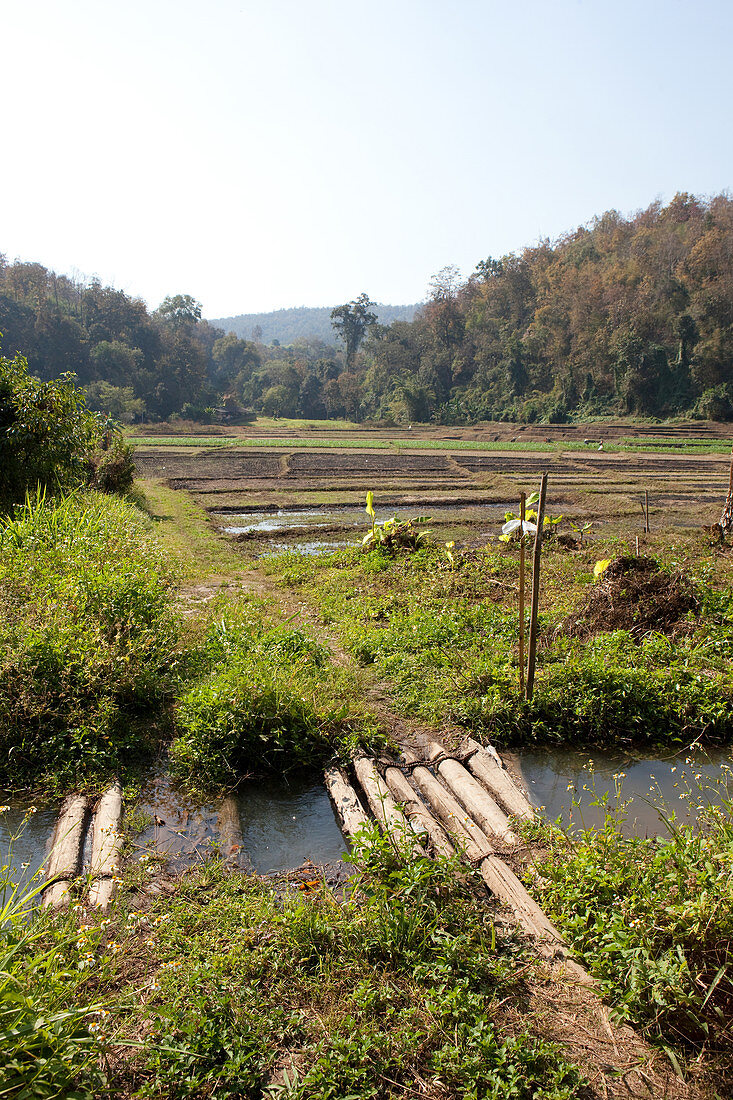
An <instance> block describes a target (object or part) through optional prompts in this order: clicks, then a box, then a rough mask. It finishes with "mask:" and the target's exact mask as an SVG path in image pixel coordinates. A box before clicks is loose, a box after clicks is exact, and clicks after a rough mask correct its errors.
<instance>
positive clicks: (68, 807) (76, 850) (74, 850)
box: [42, 794, 89, 909]
mask: <svg viewBox="0 0 733 1100" xmlns="http://www.w3.org/2000/svg"><path fill="white" fill-rule="evenodd" d="M88 816H89V799H88V798H87V797H86V795H83V794H73V795H69V797H68V798H67V799H65V800H64V803H63V805H62V806H61V809H60V811H59V816H58V820H57V822H56V827H55V829H54V831H53V840H52V842H51V851H50V853H49V856H48V863H47V865H46V878H47V880H48V883H49V885H48V886H47V887H46V889H45V890H44V891H43V898H42V901H43V904H44V905H48V906H50V907H51V908H53V909H59V908H60V907H61V906H62V905H68V904H69V882H70V881H71V880H72V879H75V878H76V876H77V875H78V874H79V872H80V871H81V860H82V845H83V841H84V833H85V826H86V823H87V819H88Z"/></svg>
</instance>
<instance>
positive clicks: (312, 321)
mask: <svg viewBox="0 0 733 1100" xmlns="http://www.w3.org/2000/svg"><path fill="white" fill-rule="evenodd" d="M419 308H420V303H415V304H413V305H409V306H390V305H384V304H383V303H381V302H378V303H376V305H375V306H374V311H375V313H376V314H377V316H378V317H379V322H380V324H382V325H391V324H392V322H393V321H412V320H413V318H414V316H415V312H416V310H418V309H419ZM332 309H333V306H295V307H293V308H292V309H276V310H273V311H272V312H270V313H239V314H237V316H236V317H217V318H210V319H209V324H211V325H216V327H217V328H223V329H224V331H225V332H234V333H236V335H237V336H238V337H239V338H240V340H251V339H252V338H253V336H252V332H253V329H255V328H256V327H257V326H258V325H259V327H260V328H261V329H262V334H261V335H260V337H259V339H260V340H261V342H262V343H263V344H271V343H272V341H273V340H279V341H280V343H281V344H292V343H293V341H294V340H302V339H306V338H308V337H315V338H316V339H318V340H322V341H323V342H324V344H336V343H337V342H338V341H337V339H336V334H335V332H334V331H333V329H332V328H331V310H332Z"/></svg>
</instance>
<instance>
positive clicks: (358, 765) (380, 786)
mask: <svg viewBox="0 0 733 1100" xmlns="http://www.w3.org/2000/svg"><path fill="white" fill-rule="evenodd" d="M354 771H355V772H356V777H357V779H358V780H359V782H360V783H361V786H362V789H363V791H364V794H365V795H366V798H367V802H368V803H369V806H370V808H371V811H372V813H373V814H374V816H375V818H376V819H377V821H378V822H379V824H380V826H381V827H382V829H383V830H384V832H385V834H386V835H387V837H388V838H389V839H390V840H391V841H392V843H393V844H394V845H395V847H396V849H397V850H398V851H400V852H402V854H405V849H407V850H408V851H411V852H412V853H413V855H419V856H424V855H425V851H424V849H423V847H422V845H421V844H420V843H419V841H418V839H417V837H416V835H415V832H414V829H413V827H412V825H411V824H410V822H409V821H408V819H407V818H406V817H405V815H404V814H403V813H402V810H400V808H399V807H398V805H397V803H396V802H395V800H394V798H393V796H392V794H391V792H390V790H389V788H388V787H387V785H386V784H385V783H384V781H383V780H382V778H381V777H380V775H379V772H378V771H377V767H376V764H375V763H374V761H373V760H372V759H370V758H369V757H366V756H361V757H359V758H358V759H357V760H355V761H354Z"/></svg>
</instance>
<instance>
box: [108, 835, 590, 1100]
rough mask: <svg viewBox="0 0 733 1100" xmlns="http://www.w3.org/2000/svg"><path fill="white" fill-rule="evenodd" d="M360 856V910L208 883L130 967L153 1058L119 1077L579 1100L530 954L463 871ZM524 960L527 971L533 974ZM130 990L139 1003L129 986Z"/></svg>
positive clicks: (217, 874)
mask: <svg viewBox="0 0 733 1100" xmlns="http://www.w3.org/2000/svg"><path fill="white" fill-rule="evenodd" d="M373 839H374V841H375V842H376V847H371V848H370V850H369V849H363V850H362V851H361V853H359V854H358V855H357V856H356V859H357V870H358V871H359V872H360V877H359V878H358V879H357V880H356V882H355V883H354V886H353V892H352V893H351V894H350V896H349V898H348V900H346V901H345V902H339V901H337V899H336V898H335V897H334V895H333V894H332V893H331V891H330V890H329V889H328V888H326V887H325V886H320V885H318V884H317V883H316V884H313V886H312V888H311V890H310V892H309V893H308V894H307V895H305V896H304V895H303V894H300V893H298V892H297V891H293V892H287V893H285V894H284V895H282V894H280V895H278V893H276V892H275V890H274V889H273V887H272V885H271V884H268V883H265V882H263V881H262V880H257V879H252V878H242V877H240V876H234V875H227V874H226V873H225V872H224V871H223V869H222V868H221V866H219V865H215V864H214V865H209V866H208V867H207V868H205V869H204V870H202V871H200V872H198V873H195V874H191V875H190V876H189V877H188V879H187V880H186V881H185V882H184V883H182V885H181V888H180V890H179V892H178V893H177V894H176V895H175V896H174V897H173V898H172V899H171V900H170V901H169V902H167V903H166V905H165V911H164V912H163V911H162V909H161V907H160V906H159V907H158V908H157V913H158V915H157V916H155V915H154V914H153V913H150V914H149V916H148V928H149V929H150V931H149V932H148V933H147V934H145V933H144V932H143V935H142V936H135V937H133V936H130V937H129V938H128V941H127V943H126V947H125V951H124V952H123V953H121V954H120V956H119V964H118V965H119V969H120V981H121V983H124V981H125V977H124V975H125V973H126V971H127V970H128V969H129V971H130V973H131V974H139V973H141V972H144V973H145V975H146V980H145V986H146V989H145V993H144V994H143V996H142V997H141V999H140V1006H139V1008H138V1009H136V1011H135V1013H134V1015H133V1016H132V1017H128V1019H127V1021H126V1022H125V1024H124V1026H125V1028H126V1033H127V1035H128V1036H129V1037H130V1038H131V1039H133V1040H135V1039H137V1038H138V1037H139V1036H144V1038H145V1048H144V1049H141V1050H140V1051H139V1052H137V1053H136V1054H135V1055H134V1057H133V1058H131V1059H125V1062H124V1063H123V1062H120V1063H119V1064H118V1065H117V1066H116V1067H114V1069H115V1070H116V1072H119V1074H120V1077H121V1078H122V1082H124V1083H126V1084H127V1087H128V1088H129V1090H130V1091H133V1089H134V1088H137V1089H138V1090H139V1091H138V1092H137V1093H136V1095H141V1096H155V1097H162V1098H169V1097H170V1098H172V1097H184V1096H205V1095H209V1092H210V1088H211V1083H212V1082H213V1081H215V1082H216V1095H217V1096H221V1097H234V1096H242V1095H247V1096H262V1095H265V1096H280V1097H288V1098H289V1100H296V1098H298V1100H299V1098H302V1100H305V1098H308V1100H336V1098H339V1100H340V1098H343V1097H351V1098H352V1100H372V1098H373V1097H387V1096H406V1095H409V1094H410V1093H411V1092H412V1091H413V1090H414V1083H415V1081H416V1080H421V1081H424V1082H425V1083H426V1084H425V1087H426V1088H427V1089H428V1090H429V1094H430V1095H432V1094H435V1095H438V1094H440V1095H443V1093H445V1094H446V1095H455V1096H465V1097H471V1096H474V1097H479V1096H488V1095H489V1092H488V1091H487V1085H488V1083H489V1082H490V1090H491V1091H490V1095H491V1096H492V1097H495V1098H496V1100H510V1098H511V1100H569V1098H571V1097H575V1096H577V1095H579V1094H580V1092H581V1087H582V1079H581V1076H580V1074H579V1072H578V1071H577V1070H576V1069H575V1068H574V1067H573V1066H571V1065H569V1064H568V1063H567V1061H565V1060H564V1059H563V1057H562V1056H561V1055H560V1053H559V1052H558V1051H557V1049H556V1048H555V1047H553V1046H552V1045H551V1044H549V1043H547V1042H546V1041H544V1040H542V1039H539V1038H536V1037H534V1036H533V1035H532V1034H531V1033H530V1030H529V1026H528V1024H527V1022H526V1021H524V1020H522V1021H520V1020H519V1019H517V1020H516V1024H515V1026H514V1027H511V1026H510V1027H502V1025H501V1024H500V1023H499V1022H498V1019H499V1017H500V1015H501V1008H500V1005H501V1003H502V1000H504V999H505V998H506V997H507V995H508V994H511V996H512V997H516V995H517V993H518V983H519V986H521V982H522V978H521V977H520V975H519V974H518V973H517V962H519V964H520V965H526V960H524V959H523V958H522V957H521V955H519V948H518V946H517V944H516V942H515V941H513V940H512V939H511V938H509V939H508V940H503V939H502V938H501V937H500V936H499V935H497V933H496V932H495V929H494V926H493V923H492V917H491V911H490V910H489V909H488V908H487V907H486V905H485V904H484V902H483V901H482V900H480V899H479V898H477V897H474V895H473V894H472V893H471V891H470V889H469V888H467V887H466V886H465V885H463V884H462V882H461V881H460V880H459V879H458V877H457V876H456V875H455V873H454V868H453V867H452V866H451V865H449V864H443V863H437V864H436V863H433V862H431V861H427V860H422V861H415V862H411V863H410V864H408V865H407V866H403V865H401V864H400V863H399V862H398V861H397V860H396V858H395V856H394V853H393V852H392V851H391V849H390V846H389V845H388V844H387V843H386V842H385V841H384V840H381V839H378V838H376V837H375V838H373ZM517 956H519V959H518V958H517ZM122 988H125V986H124V984H122Z"/></svg>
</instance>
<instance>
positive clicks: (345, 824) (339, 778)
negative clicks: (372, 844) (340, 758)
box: [324, 767, 371, 840]
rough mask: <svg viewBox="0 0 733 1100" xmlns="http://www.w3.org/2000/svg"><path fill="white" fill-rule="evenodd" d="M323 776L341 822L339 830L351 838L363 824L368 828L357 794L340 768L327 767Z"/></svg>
mask: <svg viewBox="0 0 733 1100" xmlns="http://www.w3.org/2000/svg"><path fill="white" fill-rule="evenodd" d="M324 778H325V782H326V790H327V791H328V793H329V795H330V797H331V802H332V803H333V808H334V810H335V811H336V815H337V817H338V819H339V821H340V822H341V831H342V832H343V833H344V834H345V835H346V836H347V837H348V838H349V840H353V839H354V837H355V836H356V834H357V833H358V832H359V830H360V829H363V828H364V827H365V826H366V827H367V828H368V827H369V825H370V824H371V822H370V821H369V818H368V816H367V814H366V812H365V810H364V807H363V806H362V804H361V802H360V801H359V796H358V795H357V793H356V791H355V790H354V788H353V787H352V786H351V784H350V783H349V781H348V779H347V778H346V775H345V774H344V772H342V770H341V768H336V767H331V768H327V769H326V773H325V776H324Z"/></svg>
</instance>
